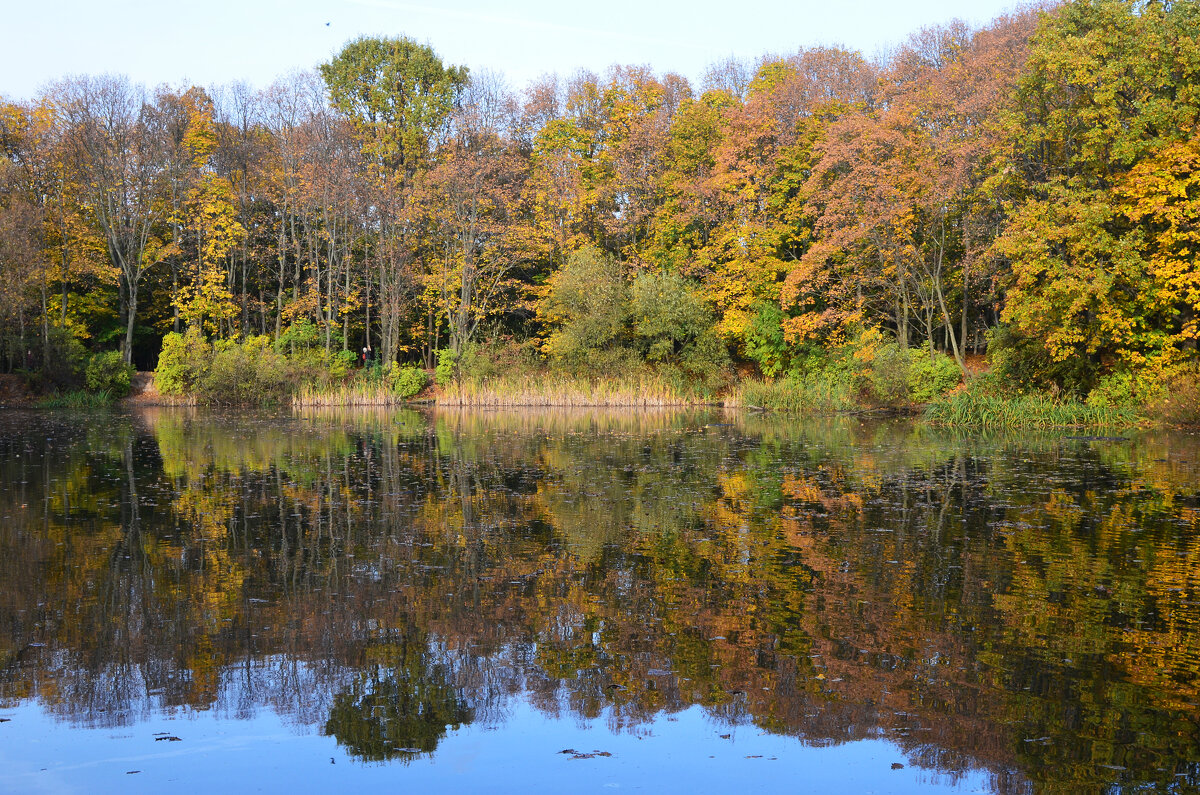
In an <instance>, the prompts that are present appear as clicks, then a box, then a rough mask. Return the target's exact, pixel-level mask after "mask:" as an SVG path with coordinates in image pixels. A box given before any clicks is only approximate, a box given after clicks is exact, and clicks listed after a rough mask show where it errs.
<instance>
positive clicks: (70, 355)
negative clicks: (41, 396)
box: [29, 328, 119, 392]
mask: <svg viewBox="0 0 1200 795" xmlns="http://www.w3.org/2000/svg"><path fill="white" fill-rule="evenodd" d="M118 355H119V354H118ZM87 361H88V352H87V348H85V347H84V346H83V343H82V342H80V341H79V340H78V339H76V338H75V337H74V336H73V335H72V334H71V333H70V332H69V331H68V330H66V329H63V328H51V329H50V334H49V338H48V340H47V343H46V346H45V350H44V361H43V363H42V368H41V370H40V371H39V372H36V373H31V374H29V379H30V386H31V387H32V388H33V389H34V391H35V392H69V391H72V390H77V389H79V388H81V387H82V386H83V385H84V368H85V367H86V365H87Z"/></svg>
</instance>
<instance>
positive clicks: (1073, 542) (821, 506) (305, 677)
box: [0, 410, 1200, 791]
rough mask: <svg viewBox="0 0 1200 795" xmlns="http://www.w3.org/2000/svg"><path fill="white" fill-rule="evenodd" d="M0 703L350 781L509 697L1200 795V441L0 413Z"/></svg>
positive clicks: (852, 427)
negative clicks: (250, 729)
mask: <svg viewBox="0 0 1200 795" xmlns="http://www.w3.org/2000/svg"><path fill="white" fill-rule="evenodd" d="M0 426H2V427H0V663H2V665H3V668H2V669H0V705H2V704H9V705H13V704H16V703H21V702H23V701H25V700H37V701H38V702H40V703H41V704H43V705H44V706H45V708H46V709H48V710H51V711H53V712H54V713H55V714H57V715H59V716H60V717H61V718H62V719H64V720H68V721H71V722H74V723H82V724H89V725H105V726H107V725H123V724H128V723H132V722H135V721H138V720H139V719H141V718H144V717H145V716H147V715H149V714H151V713H152V712H154V711H157V710H163V709H170V708H172V707H177V706H182V705H187V706H189V707H191V708H194V709H201V710H216V711H219V712H220V714H227V715H228V716H229V717H231V718H237V717H244V716H248V715H251V714H253V713H254V711H255V710H257V709H260V708H269V709H272V710H274V711H276V712H278V713H279V714H281V715H284V716H286V717H287V718H288V719H290V720H293V721H295V722H296V723H297V724H301V725H309V726H314V727H317V728H319V729H320V730H322V731H324V732H326V733H328V734H331V735H333V736H335V737H336V738H337V739H338V741H339V742H340V743H342V744H343V745H345V746H346V747H347V749H348V750H349V751H350V752H351V753H353V754H355V755H357V756H360V757H362V758H364V759H367V760H385V759H400V760H406V759H411V758H413V757H414V756H416V755H419V754H428V753H432V752H434V751H435V749H436V747H437V744H438V741H439V739H440V738H442V737H443V736H444V735H445V733H446V731H447V729H448V727H455V726H460V725H463V724H466V723H471V722H482V723H484V724H487V725H496V726H500V727H501V728H502V727H503V724H504V720H505V715H506V711H507V710H509V709H511V707H512V704H513V703H514V702H513V698H514V697H517V696H520V697H523V698H528V699H530V701H531V702H532V703H533V704H535V705H536V706H537V708H538V709H540V710H542V711H544V712H545V713H547V714H549V715H553V716H570V715H574V716H578V717H584V718H594V717H597V716H601V715H603V716H606V718H607V720H608V722H609V724H610V725H611V728H613V729H614V730H617V731H621V730H630V729H637V728H638V727H641V726H645V725H646V724H648V723H650V722H653V721H654V720H655V719H656V718H660V717H662V716H664V715H669V714H671V713H674V712H678V711H680V710H683V709H687V708H689V707H692V706H694V705H699V706H701V707H702V708H704V709H705V710H707V711H708V712H709V713H710V714H711V715H712V716H713V718H714V719H715V720H717V721H719V722H722V723H727V724H729V725H737V724H743V723H752V724H754V725H756V726H758V727H760V728H762V729H764V730H767V731H770V732H774V733H781V734H787V735H791V736H796V737H799V738H801V739H802V740H803V741H805V742H809V743H813V744H830V743H840V742H845V741H849V740H853V739H858V738H864V737H876V736H886V737H888V738H891V739H893V740H895V741H897V742H899V743H900V744H901V745H902V746H903V747H904V748H905V749H906V750H907V752H908V753H909V755H910V759H911V761H912V762H913V763H916V764H920V765H924V766H928V767H930V768H934V769H937V770H941V771H947V772H949V773H951V774H953V773H954V771H961V770H966V769H969V768H972V767H978V766H981V767H984V768H986V769H988V770H990V771H991V773H992V776H993V777H992V782H993V786H994V788H995V789H997V790H1001V791H1025V790H1030V789H1032V790H1037V791H1077V790H1078V789H1079V788H1081V787H1082V788H1085V789H1092V788H1103V787H1107V786H1111V785H1114V784H1115V785H1118V786H1128V787H1132V786H1134V785H1137V784H1139V783H1145V784H1157V785H1158V786H1161V787H1164V788H1167V787H1176V788H1177V787H1191V786H1197V785H1200V773H1198V770H1197V766H1196V765H1195V764H1193V763H1191V762H1190V760H1195V759H1198V758H1200V742H1198V737H1197V725H1196V715H1197V703H1198V701H1200V694H1198V693H1197V681H1198V680H1197V672H1198V669H1200V632H1198V631H1197V630H1198V627H1197V626H1196V622H1197V618H1198V617H1200V604H1198V600H1200V593H1198V590H1197V579H1198V578H1200V532H1198V531H1200V500H1198V499H1197V485H1198V483H1200V476H1198V472H1200V467H1198V464H1197V462H1198V460H1200V446H1198V445H1197V444H1196V441H1195V439H1194V438H1193V437H1187V436H1180V435H1167V434H1161V435H1145V436H1139V437H1136V438H1134V439H1131V440H1128V441H1124V442H1119V441H1088V440H1072V439H1067V438H1064V437H1062V436H1053V437H1052V436H1045V437H1017V438H991V439H960V438H954V437H952V436H946V435H941V434H938V433H936V432H933V431H930V430H928V429H927V428H922V427H920V426H915V425H908V424H903V423H879V424H871V423H860V422H858V421H850V420H838V421H826V422H823V423H806V424H797V423H795V422H793V421H790V420H780V419H776V418H770V417H762V416H755V415H743V414H722V413H718V412H710V413H653V412H651V413H646V412H639V413H632V414H605V413H588V412H572V413H561V414H555V413H552V412H538V413H520V412H510V413H503V412H501V413H487V414H472V413H452V412H444V411H443V412H438V413H436V414H424V413H418V412H415V411H399V412H398V411H390V412H382V411H381V412H378V413H372V412H370V411H362V410H357V411H353V412H346V413H338V412H328V413H312V414H308V415H303V416H299V415H298V416H278V415H274V416H272V415H240V416H236V417H230V416H222V415H206V414H203V413H200V414H197V413H194V412H189V411H188V410H169V411H165V410H157V411H147V412H143V413H138V414H135V415H121V414H114V415H104V416H97V415H90V416H84V415H70V414H22V413H16V412H10V413H7V414H4V415H3V416H0Z"/></svg>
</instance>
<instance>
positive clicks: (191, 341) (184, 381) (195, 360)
mask: <svg viewBox="0 0 1200 795" xmlns="http://www.w3.org/2000/svg"><path fill="white" fill-rule="evenodd" d="M212 357H213V351H212V346H211V345H209V343H208V340H206V339H205V338H204V335H203V334H201V333H200V329H198V328H195V327H193V328H189V329H188V330H187V332H186V333H185V334H176V333H174V332H171V333H169V334H167V335H166V336H165V337H163V341H162V350H161V351H160V352H159V354H158V366H157V367H155V368H154V386H155V388H156V389H158V391H159V392H161V393H162V394H164V395H189V394H192V393H194V392H195V391H196V389H197V387H198V385H199V384H200V382H201V380H202V379H203V378H204V377H205V375H206V374H207V372H208V368H209V366H210V365H211V363H212Z"/></svg>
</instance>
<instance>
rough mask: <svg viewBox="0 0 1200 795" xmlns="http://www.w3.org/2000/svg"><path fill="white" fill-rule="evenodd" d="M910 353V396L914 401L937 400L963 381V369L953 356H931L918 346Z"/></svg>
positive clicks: (926, 401)
mask: <svg viewBox="0 0 1200 795" xmlns="http://www.w3.org/2000/svg"><path fill="white" fill-rule="evenodd" d="M908 355H909V370H908V397H909V400H911V401H912V402H913V403H928V402H930V401H932V400H937V399H938V398H939V397H941V396H942V395H944V394H946V393H947V392H949V391H950V390H951V389H953V388H954V387H956V386H958V385H959V384H960V383H962V380H963V373H962V370H961V369H959V367H958V362H956V361H954V359H953V358H952V357H950V356H946V355H945V354H941V353H939V354H935V355H933V356H930V355H929V352H928V351H926V350H924V349H916V348H914V349H912V350H910V351H909V352H908Z"/></svg>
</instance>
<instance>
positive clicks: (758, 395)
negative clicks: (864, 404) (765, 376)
mask: <svg viewBox="0 0 1200 795" xmlns="http://www.w3.org/2000/svg"><path fill="white" fill-rule="evenodd" d="M725 405H726V406H728V407H730V408H748V409H766V410H769V411H779V412H784V413H788V414H836V413H837V412H839V411H849V410H852V409H855V408H857V406H856V405H855V403H854V400H853V398H852V396H851V394H850V388H849V387H848V386H847V385H846V384H843V383H841V382H839V381H835V380H826V379H817V378H813V379H803V380H801V379H795V378H781V379H779V380H777V381H743V382H742V383H741V384H739V385H738V387H737V389H736V390H735V391H734V393H733V394H732V395H730V397H729V398H728V399H727V400H726V401H725Z"/></svg>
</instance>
